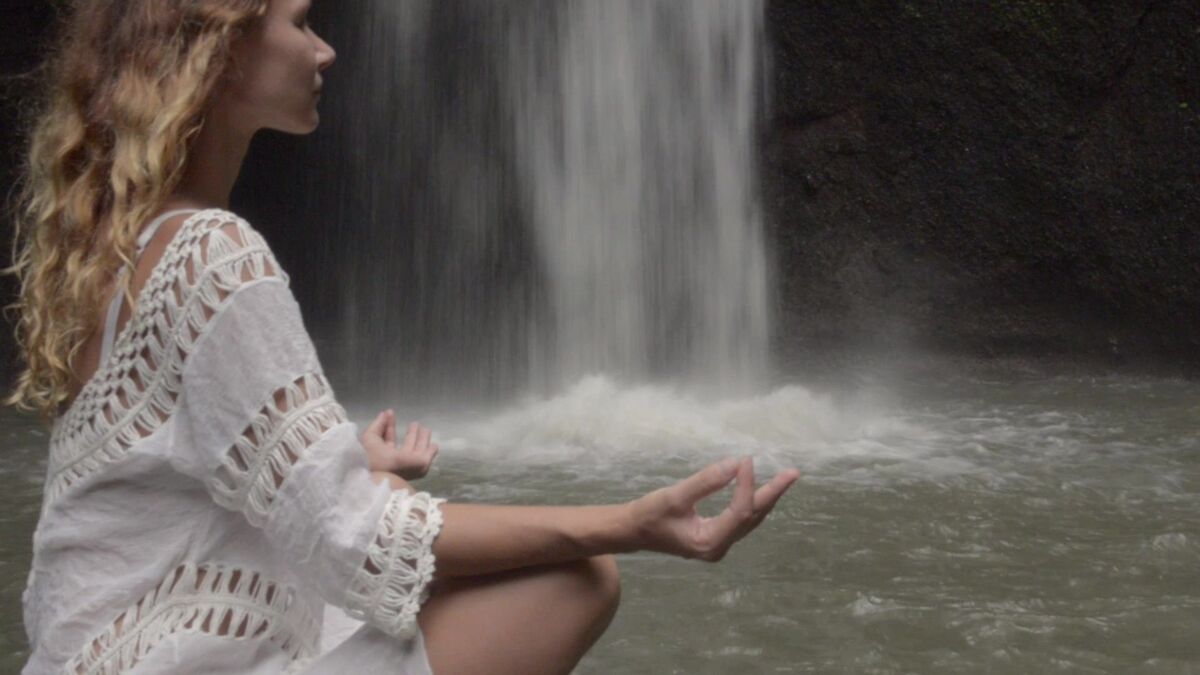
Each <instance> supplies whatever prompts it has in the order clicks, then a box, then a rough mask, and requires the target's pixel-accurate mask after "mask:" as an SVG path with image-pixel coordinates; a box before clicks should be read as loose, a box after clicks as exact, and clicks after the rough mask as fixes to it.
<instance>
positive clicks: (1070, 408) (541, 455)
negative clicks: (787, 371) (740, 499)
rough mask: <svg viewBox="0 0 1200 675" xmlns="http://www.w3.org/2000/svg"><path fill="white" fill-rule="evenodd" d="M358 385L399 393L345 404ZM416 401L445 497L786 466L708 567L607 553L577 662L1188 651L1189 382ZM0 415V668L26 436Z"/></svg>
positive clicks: (15, 582) (828, 386)
mask: <svg viewBox="0 0 1200 675" xmlns="http://www.w3.org/2000/svg"><path fill="white" fill-rule="evenodd" d="M376 403H379V404H380V405H385V404H386V405H396V402H394V401H388V402H386V403H385V402H370V403H369V404H368V405H359V404H356V403H350V404H349V406H348V407H349V408H350V409H351V413H352V415H353V416H354V417H356V418H357V419H359V420H364V419H366V418H367V417H369V416H370V415H371V414H372V413H373V412H374V409H375V404H376ZM418 414H419V415H420V416H421V418H422V419H423V420H425V421H427V422H430V423H432V424H433V425H434V427H435V431H436V432H437V435H438V437H439V439H440V440H441V442H442V444H443V448H444V449H443V451H442V453H441V456H440V458H439V460H438V464H437V467H436V469H435V471H434V472H433V474H432V475H431V476H430V477H429V478H428V479H427V480H426V481H425V482H424V486H423V487H424V488H425V489H429V490H432V491H434V492H435V493H438V494H441V495H444V496H447V497H449V498H451V499H453V500H462V501H482V502H506V503H530V504H535V503H536V504H543V503H544V504H552V503H574V504H582V503H595V502H611V501H616V500H624V499H627V498H631V497H634V496H636V495H638V494H641V493H643V492H645V491H648V490H651V489H654V488H656V487H659V486H662V485H664V484H666V483H668V482H669V481H672V480H674V479H676V478H679V477H682V476H684V475H686V474H688V473H690V472H691V471H692V470H693V469H695V468H698V467H700V466H702V465H703V464H704V463H706V462H707V461H709V460H711V459H713V458H716V457H719V456H722V455H725V454H727V453H736V452H748V453H750V454H753V455H754V456H755V457H756V464H757V467H758V471H759V473H760V475H762V474H765V473H767V472H769V471H771V470H773V469H776V468H779V467H782V466H788V465H794V466H798V467H799V468H800V469H801V470H802V471H803V472H804V474H805V477H804V478H803V479H802V481H801V482H800V483H798V484H797V485H796V487H794V488H793V490H792V492H791V493H790V494H789V495H787V496H786V497H785V498H784V499H783V501H782V502H781V503H780V505H779V507H778V509H777V511H776V512H775V514H773V515H772V517H771V518H770V519H768V520H767V521H766V523H764V525H763V526H762V528H761V529H760V530H759V531H758V532H756V533H755V534H754V535H752V536H751V537H750V538H748V539H747V540H745V541H743V542H742V543H741V544H740V545H739V546H738V547H736V548H735V549H734V550H733V551H732V552H731V553H730V555H729V556H728V557H727V558H726V559H725V561H724V562H722V563H720V564H716V565H708V564H704V563H698V562H693V561H683V560H676V559H671V558H667V557H663V556H659V555H652V554H634V555H626V556H622V557H621V559H620V562H621V566H622V570H623V588H624V590H623V600H622V606H621V610H620V612H619V614H618V615H617V618H616V620H615V621H614V623H613V625H612V627H611V628H610V630H609V631H608V633H607V634H606V635H605V636H604V638H603V639H602V640H601V641H600V643H599V644H598V645H597V647H596V648H595V649H594V650H593V652H591V653H590V654H589V655H588V656H587V658H586V659H585V660H584V661H583V663H582V664H580V666H579V668H578V670H577V672H579V673H689V674H695V673H714V674H715V673H732V672H738V673H786V672H849V673H963V672H977V673H1022V674H1023V673H1030V672H1052V671H1053V672H1071V673H1200V641H1198V640H1197V639H1196V636H1197V632H1198V631H1200V435H1198V434H1197V419H1198V418H1200V383H1197V382H1194V381H1187V380H1183V379H1170V378H1150V377H1140V376H1128V375H1111V376H1092V375H1086V374H1080V373H1078V372H1062V371H1059V372H1052V371H1050V370H1048V369H1044V368H1030V367H1026V366H1018V365H1011V364H1009V365H987V364H982V365H981V364H962V363H944V364H941V365H938V366H936V367H932V368H930V367H922V368H920V369H891V370H887V371H883V370H880V371H877V372H875V373H874V374H871V375H852V374H845V375H843V376H833V377H830V376H825V377H823V378H821V379H819V380H818V379H812V380H810V381H809V385H808V386H801V385H800V384H791V385H783V386H779V387H777V388H775V389H774V391H772V392H771V393H769V394H765V395H763V396H761V397H757V398H754V397H751V398H745V399H740V400H736V401H727V402H723V403H722V402H704V401H698V400H694V399H691V398H689V397H687V396H685V395H681V394H679V393H677V392H673V391H671V390H669V389H666V388H654V387H643V388H627V387H622V386H620V385H618V384H617V383H614V382H612V381H610V380H607V379H605V378H601V377H594V378H586V379H584V380H581V381H580V382H578V383H577V384H576V385H575V386H574V387H572V388H570V389H568V390H567V391H565V392H564V393H563V394H562V395H560V396H557V397H554V398H549V399H544V400H530V401H527V402H524V403H521V404H519V405H515V406H512V407H510V408H508V409H505V410H501V411H494V410H493V411H484V410H477V411H459V412H454V413H444V414H437V413H430V412H429V411H412V410H402V411H401V415H402V417H409V416H415V415H418ZM0 421H2V424H3V427H2V428H3V431H2V432H0V570H2V572H3V573H2V574H0V672H15V671H16V670H17V669H18V667H19V665H20V663H22V662H23V657H24V655H25V653H26V647H25V644H24V633H23V629H22V627H21V618H20V611H19V597H20V590H21V588H22V586H23V584H24V581H25V573H26V570H27V565H28V560H29V545H30V544H29V538H30V534H31V531H32V528H33V526H34V521H35V519H36V515H37V510H38V505H39V499H40V497H39V493H40V483H41V479H42V476H43V471H44V466H45V465H44V456H45V445H46V442H47V438H46V436H45V434H44V433H42V432H41V431H39V430H38V429H37V428H36V426H35V425H33V424H31V423H29V422H28V421H27V420H24V419H21V418H16V417H14V416H13V415H12V414H11V413H8V412H5V413H0ZM725 496H727V495H725ZM716 508H719V499H718V500H714V501H713V503H712V504H710V505H708V509H709V511H711V510H713V509H716Z"/></svg>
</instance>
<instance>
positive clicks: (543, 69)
mask: <svg viewBox="0 0 1200 675" xmlns="http://www.w3.org/2000/svg"><path fill="white" fill-rule="evenodd" d="M364 9H365V11H366V12H367V13H368V15H369V16H368V17H367V19H366V21H365V22H364V23H363V24H362V25H364V26H367V27H369V28H366V29H364V30H367V31H368V33H367V34H365V35H363V36H361V38H360V40H359V42H360V43H361V44H362V48H361V49H359V50H358V51H359V52H360V55H359V56H358V57H357V58H359V59H360V60H361V62H359V63H355V64H352V65H351V66H350V67H349V69H348V70H349V71H350V72H351V73H352V77H354V78H357V81H355V82H353V83H352V87H353V89H354V91H355V93H354V94H353V95H351V96H348V97H346V100H345V101H343V102H342V103H341V105H343V106H344V108H343V110H342V111H340V113H339V114H337V115H336V117H335V118H334V119H335V122H334V123H335V124H338V123H339V122H338V121H337V120H340V124H342V125H343V128H342V131H341V134H340V135H337V136H336V137H335V138H336V140H337V142H344V143H346V144H347V145H348V146H349V147H355V148H364V149H368V148H369V150H370V151H369V152H367V151H364V152H362V153H361V154H356V155H355V157H354V158H353V161H351V162H348V163H347V165H346V167H345V168H346V170H345V171H344V172H342V175H340V176H339V179H340V181H341V182H343V183H344V184H346V185H351V186H354V187H353V188H351V189H352V190H353V192H352V194H351V195H349V196H348V195H341V196H340V197H339V199H338V202H337V204H338V210H340V211H341V214H342V215H341V217H340V219H339V222H342V223H352V224H353V227H354V228H355V232H354V235H355V236H352V237H344V238H342V239H341V240H340V241H339V242H338V243H335V244H333V245H332V246H331V249H332V251H333V256H334V257H335V259H336V263H335V264H336V266H337V267H338V269H339V270H340V271H342V272H344V274H343V275H342V276H341V279H340V282H339V284H338V287H339V288H340V289H341V291H340V292H341V297H340V298H339V301H338V303H337V304H338V307H339V308H340V309H339V311H340V317H339V318H338V319H337V321H336V323H337V327H336V329H335V330H334V331H332V332H331V334H330V335H329V337H330V338H331V344H333V345H337V346H338V347H337V348H338V349H341V350H344V351H345V352H346V353H345V354H344V356H345V357H346V358H344V361H345V363H346V364H347V365H348V366H349V367H350V369H351V370H352V371H357V372H353V374H352V375H351V377H352V378H353V379H354V381H355V383H356V385H359V386H361V385H364V384H367V385H370V384H375V385H377V386H382V387H384V388H386V389H389V390H395V389H396V388H399V389H400V390H401V391H403V392H405V393H406V394H409V395H412V394H414V393H419V392H423V393H430V392H431V391H432V392H437V391H440V392H444V393H447V394H455V395H461V394H463V393H464V392H487V393H491V394H493V395H499V396H503V397H507V396H509V395H511V394H512V393H515V392H519V391H529V390H541V391H556V390H561V389H562V388H563V387H565V386H567V385H569V384H571V383H573V382H576V381H578V380H579V379H580V378H581V377H584V376H587V375H589V374H595V373H604V374H607V375H609V376H612V377H615V378H617V379H618V380H620V381H624V382H645V381H647V380H670V381H674V382H682V383H687V384H689V385H692V386H699V387H702V388H703V387H705V386H707V387H716V388H719V390H720V391H722V392H723V393H726V394H728V393H730V392H731V391H749V390H751V389H753V388H755V387H754V385H755V384H756V383H761V380H762V378H763V376H764V374H765V370H766V347H767V338H768V336H767V332H768V310H767V270H766V263H765V255H764V252H763V241H762V233H761V225H762V224H761V216H760V209H759V202H758V195H757V185H756V180H755V148H754V139H755V130H756V123H757V121H758V114H759V105H758V103H759V100H760V98H761V92H760V83H761V72H760V71H761V65H762V63H761V62H762V32H763V30H762V22H763V7H762V4H761V2H759V1H758V0H691V1H689V2H677V1H672V0H603V1H602V2H596V1H594V0H582V1H566V2H540V1H525V2H512V3H479V2H432V1H431V0H411V1H409V2H400V3H397V2H377V3H368V4H367V5H366V6H365V7H364ZM348 197H349V198H348ZM363 260H372V261H377V262H378V263H381V264H373V265H370V266H364V265H363V264H362V263H361V261H363ZM351 357H352V358H351Z"/></svg>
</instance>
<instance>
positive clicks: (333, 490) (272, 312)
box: [171, 221, 442, 637]
mask: <svg viewBox="0 0 1200 675" xmlns="http://www.w3.org/2000/svg"><path fill="white" fill-rule="evenodd" d="M202 245H203V247H204V251H205V252H206V254H205V255H204V256H202V257H201V258H200V259H199V260H198V261H197V264H196V266H195V269H193V270H189V272H188V278H189V279H190V280H191V284H192V289H191V290H190V291H189V292H195V293H200V294H201V295H202V296H203V302H202V303H200V306H201V307H202V309H199V310H196V311H197V312H199V314H201V315H203V322H202V325H201V327H200V328H199V329H197V334H196V335H195V336H194V338H195V339H194V340H192V341H191V347H190V348H191V353H189V354H188V355H187V356H186V358H185V360H184V365H183V373H182V378H181V381H182V391H181V395H180V400H179V409H178V418H177V421H176V425H175V429H176V437H175V438H174V439H173V443H172V444H171V447H172V461H173V463H174V464H175V465H176V466H177V468H179V469H180V470H181V471H183V472H184V473H187V474H189V475H192V476H195V477H197V478H200V479H201V480H203V481H204V483H205V485H206V486H207V487H208V490H209V492H210V493H211V495H212V497H213V500H214V501H215V502H216V503H217V504H219V505H220V506H222V507H224V508H226V509H230V510H232V511H237V512H240V513H242V514H244V515H245V517H246V519H247V520H248V521H249V522H250V523H251V524H252V525H254V526H256V527H258V528H261V530H262V531H263V533H264V538H265V540H266V541H265V544H266V545H270V546H274V547H276V548H278V549H279V550H280V551H281V552H283V553H284V554H285V558H286V559H288V560H291V561H294V564H295V566H296V568H297V571H298V572H299V573H300V574H301V575H302V576H303V577H304V578H305V579H306V580H307V581H308V582H309V583H311V584H312V585H313V586H314V587H315V588H316V589H317V590H318V592H320V594H321V595H322V597H323V598H324V599H325V600H326V601H327V602H329V603H331V604H335V605H338V606H340V607H342V608H344V609H345V610H346V611H347V613H348V614H350V615H351V616H353V617H355V618H358V619H361V620H363V621H366V622H368V623H370V624H372V625H374V626H376V627H377V628H379V629H380V630H382V631H384V632H386V633H388V634H391V635H395V636H401V637H403V636H408V635H412V634H413V633H414V632H415V630H416V616H417V612H418V611H419V609H420V606H421V604H422V602H424V600H425V598H426V597H427V595H428V587H429V583H430V581H431V580H432V578H433V572H434V558H433V553H432V545H433V541H434V539H435V538H436V537H437V535H438V533H439V531H440V529H441V522H442V521H441V511H440V510H439V508H438V507H439V505H440V504H441V502H442V500H440V499H435V498H433V497H431V496H430V495H428V494H426V493H417V494H410V493H408V492H405V491H394V492H393V491H391V490H390V489H389V488H388V487H387V486H384V485H377V484H375V482H374V481H372V480H371V478H370V473H369V471H368V469H367V463H366V453H364V452H363V450H362V448H361V445H360V444H359V441H358V434H357V430H356V428H355V427H354V425H353V424H351V423H350V422H349V421H348V420H347V418H346V413H345V411H344V410H343V409H342V407H341V406H340V405H339V404H338V402H337V400H336V398H335V397H334V394H333V391H332V389H331V387H330V386H329V382H328V381H327V380H326V378H325V376H324V374H323V372H322V370H321V367H320V363H319V362H318V360H317V356H316V353H315V350H314V349H313V346H312V343H311V341H310V339H309V337H308V334H307V332H306V331H305V329H304V325H303V321H302V319H301V316H300V311H299V307H298V305H297V304H296V301H295V299H294V297H293V296H292V294H291V292H290V290H289V289H288V286H287V278H286V276H285V275H284V274H283V273H282V271H281V270H280V269H279V266H278V264H277V263H276V262H275V260H274V258H273V257H272V256H270V252H269V249H267V247H266V244H265V242H263V240H262V238H261V237H260V236H259V235H258V234H257V233H256V232H254V231H253V230H252V229H251V228H250V227H249V226H248V225H246V224H245V223H244V222H243V221H238V222H235V223H232V224H227V225H225V226H222V227H220V228H216V229H214V230H213V231H212V232H211V233H210V234H209V237H208V238H207V239H206V240H203V241H202ZM255 256H260V257H261V258H262V262H260V263H256V264H254V265H246V264H241V263H239V262H238V261H239V260H246V259H251V258H254V257H255ZM210 282H211V283H210Z"/></svg>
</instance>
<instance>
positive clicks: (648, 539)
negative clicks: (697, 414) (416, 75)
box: [629, 457, 800, 562]
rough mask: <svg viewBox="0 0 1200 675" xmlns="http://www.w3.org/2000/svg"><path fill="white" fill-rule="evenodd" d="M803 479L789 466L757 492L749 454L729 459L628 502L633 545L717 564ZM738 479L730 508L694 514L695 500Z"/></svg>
mask: <svg viewBox="0 0 1200 675" xmlns="http://www.w3.org/2000/svg"><path fill="white" fill-rule="evenodd" d="M799 477H800V472H799V471H797V470H796V469H787V470H785V471H781V472H779V474H777V475H776V476H775V477H774V478H772V479H771V480H770V481H768V482H767V483H765V484H763V485H762V487H759V488H758V489H757V490H756V489H755V487H754V462H753V460H752V459H751V458H749V457H744V458H742V459H741V460H737V459H734V458H729V459H726V460H723V461H721V462H717V463H716V464H712V465H710V466H708V467H707V468H705V469H703V470H701V471H699V472H697V473H696V474H694V475H692V476H691V477H689V478H685V479H684V480H682V481H680V482H678V483H676V484H674V485H672V486H670V487H666V488H662V489H660V490H655V491H654V492H651V493H650V494H647V495H645V496H644V497H640V498H638V499H636V500H634V501H633V502H630V503H629V510H630V514H631V516H632V518H633V527H634V532H635V535H634V537H635V542H634V543H635V547H636V548H638V549H641V550H647V551H657V552H659V553H669V554H671V555H677V556H680V557H683V558H698V559H700V560H705V561H708V562H716V561H718V560H720V559H722V558H724V557H725V554H726V553H727V552H728V551H729V548H730V547H731V546H733V545H734V544H735V543H736V542H737V541H738V540H740V539H741V538H742V537H744V536H746V535H747V534H749V533H750V532H751V531H752V530H753V529H754V528H756V527H758V525H759V524H760V523H762V521H763V519H765V518H766V517H767V514H769V513H770V512H771V509H773V508H775V503H776V502H778V501H779V498H780V497H782V496H783V493H784V492H786V491H787V489H788V488H789V487H791V485H792V483H795V482H796V479H798V478H799ZM734 478H737V485H736V486H735V487H734V490H733V499H732V500H731V501H730V503H729V506H728V507H726V508H725V510H724V511H722V512H721V513H720V514H719V515H717V516H715V517H712V518H702V517H701V516H700V514H699V513H697V512H696V504H697V503H699V502H700V500H702V499H704V498H705V497H707V496H709V495H711V494H713V493H714V492H716V491H717V490H720V489H721V488H723V487H725V486H726V485H728V484H729V482H730V481H731V480H733V479H734Z"/></svg>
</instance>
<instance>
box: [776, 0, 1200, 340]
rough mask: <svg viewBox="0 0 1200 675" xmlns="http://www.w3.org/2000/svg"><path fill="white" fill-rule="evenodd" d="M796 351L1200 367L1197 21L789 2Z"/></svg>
mask: <svg viewBox="0 0 1200 675" xmlns="http://www.w3.org/2000/svg"><path fill="white" fill-rule="evenodd" d="M767 26H768V30H769V32H770V36H771V44H772V55H773V59H774V73H773V84H774V105H773V110H772V112H771V123H770V125H769V129H768V131H767V133H766V135H765V142H764V153H763V155H764V156H763V165H764V181H765V184H766V193H767V205H768V213H769V222H770V226H771V229H772V233H773V235H774V236H775V240H776V242H777V245H778V254H779V255H778V265H779V276H780V296H779V297H780V308H781V314H782V317H783V320H782V321H781V331H780V335H779V346H780V347H781V348H782V349H783V350H784V351H789V350H790V351H797V350H798V351H801V352H802V351H804V350H805V349H806V348H815V347H820V346H821V345H829V344H844V343H847V342H849V343H852V344H854V343H858V344H862V343H866V344H871V345H878V344H886V343H902V344H907V345H910V346H916V347H923V348H928V349H934V350H950V351H967V352H975V353H983V354H991V353H1013V352H1015V353H1034V354H1047V353H1051V354H1053V353H1092V354H1099V355H1104V356H1105V357H1106V358H1116V359H1118V360H1120V359H1122V358H1125V357H1143V356H1145V357H1151V358H1166V359H1175V358H1179V357H1183V358H1192V359H1194V358H1195V357H1196V354H1197V353H1200V342H1198V341H1197V335H1200V330H1198V329H1200V311H1197V310H1200V235H1198V234H1197V229H1196V227H1197V224H1198V223H1200V190H1198V188H1197V186H1198V185H1200V180H1198V179H1200V3H1196V2H1194V1H1190V0H1158V1H1146V0H1139V1H1133V2H1082V1H1070V0H1063V1H1059V2H1039V1H1036V0H989V1H984V2H958V3H947V2H936V1H932V0H925V1H911V2H879V1H875V2H872V1H869V0H803V1H802V0H770V3H769V8H768V19H767Z"/></svg>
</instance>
